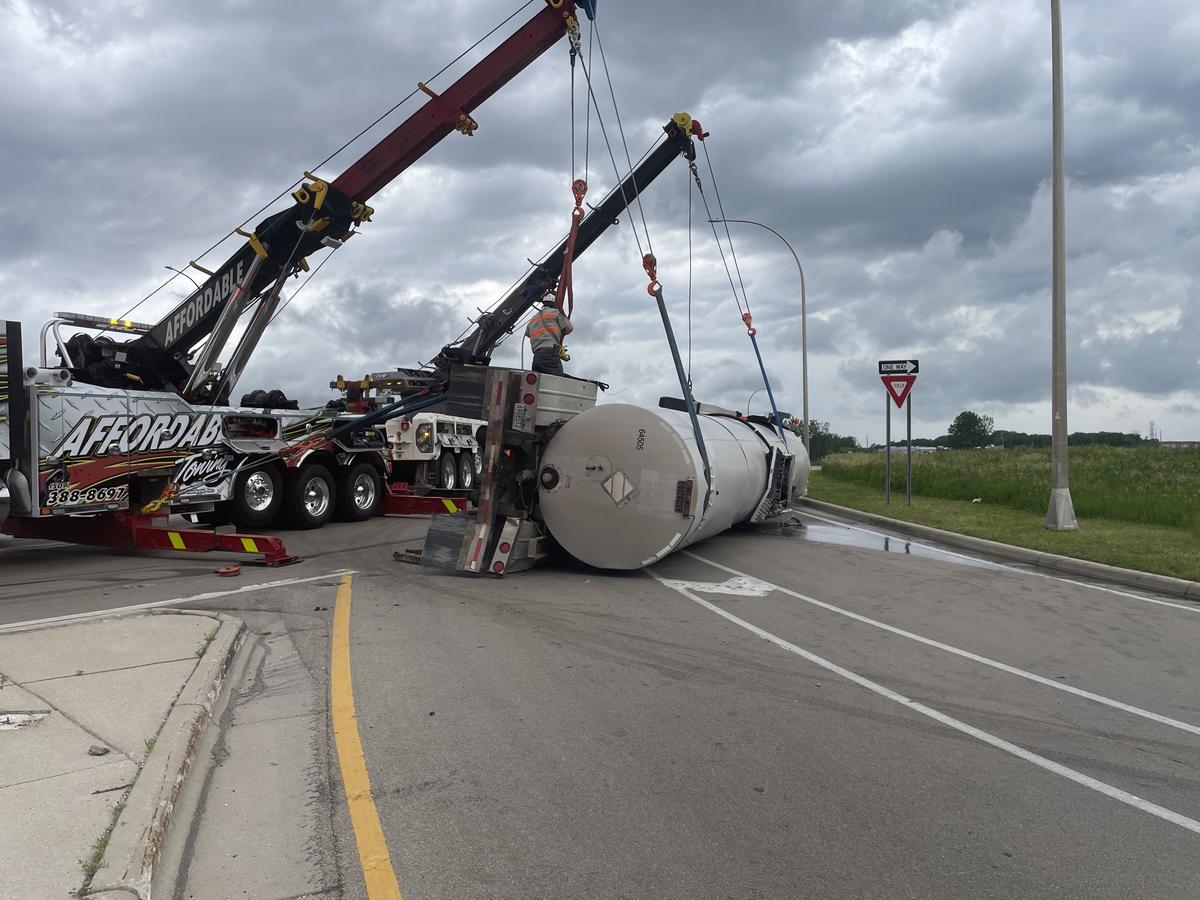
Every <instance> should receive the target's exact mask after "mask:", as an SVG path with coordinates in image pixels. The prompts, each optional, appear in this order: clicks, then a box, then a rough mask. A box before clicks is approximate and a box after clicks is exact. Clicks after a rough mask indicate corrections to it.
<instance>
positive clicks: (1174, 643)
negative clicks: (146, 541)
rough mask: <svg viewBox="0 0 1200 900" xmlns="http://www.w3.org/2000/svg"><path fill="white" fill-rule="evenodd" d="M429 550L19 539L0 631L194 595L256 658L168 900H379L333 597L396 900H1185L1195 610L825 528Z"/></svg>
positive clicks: (313, 542) (372, 529) (330, 538)
mask: <svg viewBox="0 0 1200 900" xmlns="http://www.w3.org/2000/svg"><path fill="white" fill-rule="evenodd" d="M422 531H423V523H422V522H421V521H420V520H377V521H375V522H372V523H369V524H368V525H365V526H334V527H330V528H326V529H323V530H322V531H320V532H316V533H308V534H290V535H286V537H287V539H288V543H289V549H291V550H292V552H300V553H301V554H304V555H306V561H305V562H303V563H301V564H300V565H299V566H295V567H289V568H287V569H282V570H261V569H249V568H247V569H243V574H242V575H241V576H240V577H239V578H238V579H221V578H218V577H216V576H214V575H212V574H211V571H212V569H213V567H214V563H213V562H212V561H211V560H208V559H205V558H199V559H186V560H180V559H179V558H168V557H166V556H161V557H156V558H144V557H134V556H128V555H116V554H112V553H110V552H108V551H89V550H81V549H80V548H58V547H45V546H43V547H37V546H34V545H31V546H29V547H28V548H27V549H17V548H16V547H15V546H14V545H10V544H0V627H2V626H3V624H4V623H6V622H13V621H17V620H20V619H30V618H41V617H48V616H57V615H69V614H72V613H75V612H81V611H88V610H95V609H100V608H104V607H105V605H106V604H107V605H109V606H116V605H129V604H133V603H143V602H161V601H175V600H183V601H184V602H185V603H186V605H192V606H197V607H202V608H207V609H220V610H226V611H230V612H232V613H234V614H238V615H242V616H243V617H245V618H246V620H247V622H248V623H249V625H250V627H251V629H252V630H253V631H254V632H255V633H256V636H257V640H258V642H259V645H258V650H259V657H258V658H257V661H255V662H253V663H252V664H250V665H248V667H247V668H248V672H247V674H246V676H245V680H244V683H243V686H242V689H241V690H240V691H239V693H238V696H237V698H236V699H235V702H234V703H233V704H232V705H231V710H230V712H229V713H228V714H227V716H226V721H225V729H226V731H225V732H223V734H222V736H221V741H222V743H221V746H220V748H219V750H220V752H219V753H217V755H216V758H217V760H218V766H217V771H216V775H215V776H213V777H211V778H210V779H209V781H208V782H207V784H206V787H205V796H204V798H203V801H202V803H201V808H202V809H203V810H204V813H203V815H202V816H201V817H200V818H199V820H198V823H197V825H196V826H195V827H194V828H193V830H192V833H191V835H190V836H189V838H188V846H187V848H186V850H185V853H184V858H185V865H184V869H185V871H184V878H183V880H182V881H181V886H180V888H179V893H178V896H182V897H190V898H207V897H235V896H250V897H255V898H260V900H270V898H273V897H279V898H283V897H295V896H321V897H343V896H344V897H365V896H367V894H366V893H365V890H364V887H363V878H362V874H361V868H360V862H359V858H358V854H357V852H356V849H355V848H356V845H355V840H354V832H353V830H352V829H351V827H350V822H349V818H348V816H347V813H346V809H345V800H344V797H343V796H342V791H341V780H340V778H341V777H340V774H339V768H338V765H337V761H336V753H334V752H332V738H331V736H330V733H329V725H328V700H327V698H328V694H329V684H328V665H329V663H328V660H329V641H330V622H331V617H332V615H333V610H334V608H335V594H336V590H337V585H338V583H339V581H340V580H341V579H340V577H339V576H338V575H337V574H335V573H339V572H342V571H343V570H353V574H352V576H351V587H352V594H353V607H352V609H353V612H352V617H351V621H350V656H351V665H352V669H353V683H354V699H355V703H356V706H357V722H358V730H359V733H360V735H361V739H362V744H363V750H364V752H365V756H366V761H367V769H368V773H369V777H370V781H371V788H372V790H371V796H372V797H373V799H374V804H375V807H376V808H377V810H378V815H379V819H380V822H381V825H382V830H383V835H384V838H385V839H386V843H387V847H388V850H389V854H390V858H391V864H392V866H393V868H394V870H395V873H396V876H397V879H398V882H399V885H400V888H401V890H402V891H403V892H404V895H405V896H406V897H407V898H409V900H413V898H425V897H438V898H476V897H489V898H490V897H496V898H509V897H512V898H536V897H544V898H562V897H602V898H618V897H630V898H633V897H638V898H640V897H654V898H677V897H678V898H684V897H687V898H709V897H712V898H726V897H728V898H739V900H741V898H792V897H821V898H826V897H920V898H930V897H938V898H942V897H945V898H960V897H980V898H982V897H1080V898H1083V897H1086V898H1089V900H1094V898H1101V897H1122V898H1124V897H1133V896H1136V897H1155V898H1157V897H1163V898H1175V897H1178V898H1195V897H1197V896H1200V863H1197V859H1200V853H1198V851H1200V821H1198V820H1200V754H1198V753H1197V751H1198V750H1200V691H1198V690H1197V687H1196V685H1197V684H1198V683H1200V652H1197V648H1198V647H1200V605H1195V604H1188V603H1186V602H1183V601H1170V600H1165V599H1164V598H1153V597H1144V596H1142V595H1139V594H1138V593H1136V592H1132V591H1130V592H1121V591H1112V590H1104V589H1100V588H1097V587H1093V586H1088V585H1083V584H1076V583H1069V582H1065V581H1061V580H1057V579H1053V578H1048V577H1044V576H1041V575H1038V574H1036V573H1029V572H1024V571H1020V570H1018V569H1014V568H1009V567H1005V566H998V565H990V564H987V563H981V562H980V561H977V560H970V559H966V558H963V557H961V556H959V555H956V554H948V553H941V552H936V551H929V550H925V549H923V548H921V547H918V546H913V545H910V544H908V543H906V542H905V541H904V540H903V539H895V538H892V539H889V540H888V541H887V542H886V546H887V549H884V546H885V542H884V541H883V540H882V539H880V538H876V537H872V536H871V535H869V534H867V533H864V532H863V531H856V530H851V529H847V528H844V527H841V526H838V525H836V524H831V523H830V522H828V521H818V520H815V519H814V520H812V522H811V528H810V529H809V534H808V536H783V535H779V534H762V533H736V534H727V535H724V536H722V537H719V538H716V539H714V540H712V541H709V542H707V543H705V544H703V545H701V546H699V547H696V548H692V549H693V551H694V554H676V555H674V556H672V557H670V558H668V559H667V560H665V561H664V562H663V563H660V564H659V565H658V566H656V567H655V568H654V570H653V571H652V572H650V573H630V574H619V575H618V574H610V573H603V572H597V571H594V570H590V569H586V568H583V567H578V566H571V565H564V566H559V567H554V568H548V569H542V570H538V571H535V572H533V573H526V574H521V575H516V576H510V577H508V578H504V579H491V578H481V579H471V578H463V577H456V576H450V575H445V574H440V573H432V572H429V571H426V570H422V569H420V568H417V567H414V566H411V565H408V564H405V563H399V562H395V561H393V560H392V556H391V551H392V550H394V549H399V548H401V547H405V546H413V545H416V544H419V542H420V536H421V533H422ZM280 579H287V580H292V579H304V580H297V581H294V582H292V583H289V584H286V585H279V586H275V587H267V588H264V589H261V590H242V591H240V592H239V593H222V592H226V591H235V590H240V589H242V588H248V587H252V586H254V585H255V584H261V583H263V582H270V581H278V580H280ZM214 594H219V595H220V596H213V595H214ZM196 596H201V597H202V599H199V600H190V601H189V600H187V598H189V597H196ZM1155 599H1157V600H1158V601H1159V602H1154V601H1155ZM322 698H326V699H324V700H322ZM292 701H294V702H292ZM289 702H292V705H291V706H289V705H288V704H289ZM263 704H267V705H263ZM254 710H258V712H253V711H254ZM288 723H291V725H290V726H288ZM296 723H302V727H299V728H296V727H295V725H296ZM285 726H286V727H291V728H292V730H291V731H288V732H286V733H284V732H282V731H281V732H279V737H277V738H273V739H271V740H265V739H264V736H263V734H262V733H260V732H259V731H256V730H253V729H262V728H278V729H283V728H285ZM239 727H240V728H242V729H243V730H242V731H240V732H239V731H238V730H237V729H238V728H239ZM255 736H257V737H255ZM239 747H242V748H244V749H242V750H241V751H239V749H238V748H239ZM268 765H270V766H272V767H273V768H271V769H267V768H264V767H266V766H268ZM261 772H271V773H275V774H273V775H271V778H272V779H273V780H269V781H268V780H264V776H262V775H261V774H260V773H261ZM239 792H240V794H241V796H242V797H243V798H244V797H245V796H247V795H248V796H251V797H257V798H261V801H262V802H258V803H254V804H250V806H251V807H252V808H249V809H248V808H244V807H246V806H247V804H246V803H245V802H244V800H243V802H242V803H241V804H240V806H239V803H238V802H237V801H236V800H235V797H236V796H237V795H238V794H239ZM256 792H257V793H256ZM231 809H235V810H236V815H237V816H238V817H239V818H237V819H236V822H235V821H234V820H233V819H232V818H231V817H232V816H234V813H233V812H230V810H231ZM255 817H257V818H255ZM251 820H252V821H251ZM284 820H286V822H285V821H284ZM233 824H236V825H238V826H239V830H235V829H233V828H231V827H230V826H231V825H233ZM248 827H249V828H252V829H254V833H256V834H259V835H260V839H259V841H258V843H259V844H264V845H265V846H259V847H257V848H255V847H253V846H247V845H246V842H245V838H244V835H246V834H247V833H249V831H248V830H247V829H248ZM239 847H240V849H241V853H240V854H239V853H238V852H237V851H238V849H239ZM233 885H238V886H240V887H238V889H236V890H235V889H234V888H233V887H231V886H233Z"/></svg>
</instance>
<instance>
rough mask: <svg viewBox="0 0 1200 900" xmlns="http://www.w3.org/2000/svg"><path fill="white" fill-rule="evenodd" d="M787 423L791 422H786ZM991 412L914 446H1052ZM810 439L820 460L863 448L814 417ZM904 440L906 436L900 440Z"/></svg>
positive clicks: (1132, 437) (1111, 441) (963, 418)
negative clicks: (997, 420)
mask: <svg viewBox="0 0 1200 900" xmlns="http://www.w3.org/2000/svg"><path fill="white" fill-rule="evenodd" d="M793 421H794V422H795V430H796V433H797V434H799V433H800V430H799V429H800V424H799V421H797V420H793ZM785 424H792V423H791V422H785ZM993 424H994V423H993V421H992V417H991V416H984V415H980V414H979V413H976V412H973V411H971V410H969V409H967V410H963V411H962V412H960V413H959V414H958V415H957V416H955V417H954V421H953V422H951V423H950V428H949V429H948V431H947V433H946V434H943V435H941V436H940V437H936V438H913V442H912V445H913V446H914V447H945V448H948V449H970V448H973V447H1033V448H1039V447H1049V446H1050V435H1048V434H1026V433H1025V432H1024V431H1008V430H1005V429H998V428H994V427H993ZM809 430H810V432H811V440H810V444H811V446H810V447H809V456H810V457H811V459H812V461H813V462H820V461H821V459H822V458H823V457H825V456H828V455H830V454H832V453H844V452H846V451H849V450H859V449H862V448H861V446H860V445H859V443H858V441H857V440H856V439H854V438H852V437H847V436H845V435H840V434H835V433H834V432H833V431H832V430H831V429H830V426H829V423H828V422H820V421H817V420H816V419H813V420H811V421H810V423H809ZM898 443H903V439H901V440H900V441H898ZM1067 443H1068V444H1070V445H1071V446H1073V447H1085V446H1088V445H1089V444H1098V445H1102V446H1105V447H1139V446H1142V445H1153V444H1157V443H1158V441H1157V440H1147V439H1146V438H1143V437H1142V436H1141V435H1140V434H1136V433H1134V432H1124V431H1075V432H1072V433H1071V434H1070V435H1069V436H1068V438H1067ZM882 446H883V445H882V444H875V445H872V446H871V447H870V448H869V449H872V450H875V449H882Z"/></svg>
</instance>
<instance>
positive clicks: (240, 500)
mask: <svg viewBox="0 0 1200 900" xmlns="http://www.w3.org/2000/svg"><path fill="white" fill-rule="evenodd" d="M282 506H283V483H282V480H281V479H280V477H279V470H278V469H277V468H276V467H275V466H273V465H265V466H252V467H250V468H248V469H243V470H242V471H241V472H238V474H237V476H236V477H235V478H234V479H233V493H232V495H231V496H230V498H229V505H228V507H227V508H226V509H225V510H221V507H220V505H218V508H217V510H214V513H217V515H215V516H214V517H213V518H214V519H218V520H219V519H220V518H223V517H225V516H227V517H228V518H229V519H231V520H232V521H233V522H235V523H236V524H237V525H238V527H239V528H266V527H267V526H269V525H270V524H271V523H272V522H274V521H275V517H276V516H277V515H278V514H279V510H280V508H281V507H282ZM222 513H224V514H225V515H224V516H223V515H222Z"/></svg>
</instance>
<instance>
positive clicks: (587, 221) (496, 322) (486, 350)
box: [414, 113, 706, 374]
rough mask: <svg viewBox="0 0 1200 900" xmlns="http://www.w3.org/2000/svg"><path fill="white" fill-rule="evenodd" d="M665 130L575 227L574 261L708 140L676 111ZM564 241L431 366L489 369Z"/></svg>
mask: <svg viewBox="0 0 1200 900" xmlns="http://www.w3.org/2000/svg"><path fill="white" fill-rule="evenodd" d="M663 131H664V132H666V139H665V140H663V141H662V142H661V143H659V144H658V145H657V146H656V147H655V148H654V149H653V150H651V151H650V153H648V154H647V155H646V157H645V158H644V159H643V160H642V161H641V162H640V163H639V164H638V165H637V166H636V167H635V168H634V169H633V171H631V172H630V173H629V175H628V176H627V177H626V178H625V180H624V181H623V182H621V184H620V185H618V186H617V187H615V188H613V189H612V190H611V191H609V193H608V195H607V196H606V197H605V198H604V199H603V200H602V201H601V202H600V204H599V205H598V206H595V207H593V208H592V210H591V211H590V212H589V213H588V214H587V216H585V217H584V219H583V221H581V222H580V223H579V234H578V236H577V237H576V240H575V256H576V257H578V256H579V254H581V253H583V252H584V251H585V250H587V248H588V247H590V246H591V245H592V244H593V243H594V242H595V241H596V239H597V238H599V237H600V235H602V234H603V233H604V232H605V231H607V230H608V228H609V226H611V225H613V224H615V223H616V222H618V221H619V216H620V215H621V213H623V212H625V210H626V209H627V208H628V207H629V205H630V204H632V203H633V201H634V200H635V199H636V198H637V196H638V194H639V193H640V192H641V191H642V190H644V189H645V188H646V187H647V186H648V185H649V184H650V183H651V182H653V181H654V179H656V178H657V177H658V176H659V175H661V174H662V173H663V172H664V171H665V170H666V168H667V167H668V166H669V165H670V164H671V162H672V161H673V160H674V159H676V158H677V157H679V156H682V157H683V158H684V159H686V160H687V161H688V162H689V163H691V162H694V161H695V159H696V147H695V144H694V143H693V142H692V138H693V137H695V138H697V139H699V140H704V138H705V136H706V135H705V133H704V131H703V129H702V128H701V127H700V123H699V122H697V121H696V120H694V119H693V118H692V117H691V116H689V115H688V114H687V113H678V114H676V115H675V116H673V117H672V119H671V121H669V122H668V123H667V124H666V125H665V126H663ZM567 240H568V239H567V238H563V240H562V243H560V244H559V245H558V247H556V248H555V249H554V250H552V251H551V252H550V253H549V255H547V256H546V258H545V259H544V260H543V261H542V262H541V263H540V264H538V265H536V266H535V267H534V269H533V271H532V272H531V273H530V274H529V276H528V277H527V278H526V279H525V280H524V281H522V282H521V283H520V284H519V285H517V286H516V287H515V288H513V290H512V291H510V292H509V293H508V295H507V296H505V297H504V298H503V299H502V300H500V302H499V303H497V304H496V305H495V306H494V307H492V309H491V310H489V311H488V312H485V313H484V314H483V315H482V316H481V317H480V318H479V320H478V321H477V322H476V323H475V328H474V330H472V331H471V333H470V334H468V335H467V336H466V337H465V338H463V339H462V340H461V341H459V342H458V343H455V344H452V345H448V346H446V347H443V348H442V350H441V352H440V353H439V354H438V356H437V358H436V359H435V360H434V363H433V365H434V367H435V368H437V369H438V370H439V371H444V370H445V369H447V368H448V367H449V366H450V365H452V364H462V363H466V364H469V365H487V364H488V363H489V362H490V361H491V358H492V353H493V352H494V351H495V349H496V345H497V343H499V342H500V340H501V339H502V338H503V337H504V336H505V335H507V334H510V333H511V332H512V331H513V329H514V328H515V327H516V326H517V323H518V322H520V320H521V317H522V316H523V315H525V313H526V312H528V311H529V309H530V308H531V307H532V306H533V305H534V304H535V303H536V302H537V301H538V300H539V299H540V298H541V297H542V296H543V295H544V294H545V293H546V292H547V291H553V290H554V286H555V284H556V283H557V282H558V278H559V276H560V275H561V274H562V271H563V261H564V255H565V254H566V251H567ZM414 374H416V373H414Z"/></svg>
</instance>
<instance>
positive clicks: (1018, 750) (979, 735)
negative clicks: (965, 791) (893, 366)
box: [646, 569, 1200, 834]
mask: <svg viewBox="0 0 1200 900" xmlns="http://www.w3.org/2000/svg"><path fill="white" fill-rule="evenodd" d="M646 571H647V572H649V574H650V577H651V578H653V579H654V580H656V581H658V582H659V583H660V584H663V585H665V586H667V587H670V588H671V589H672V590H675V591H678V592H679V593H680V594H682V595H683V596H685V597H687V598H688V599H689V600H691V601H693V602H695V603H698V604H700V605H701V606H703V607H704V608H705V609H707V610H709V611H711V612H714V613H716V614H717V615H718V616H720V617H721V618H723V619H727V620H729V621H730V622H732V623H733V624H735V625H737V626H739V627H740V628H744V629H746V630H747V631H749V632H750V633H751V634H753V635H756V636H758V637H760V638H762V639H763V640H766V641H770V642H771V643H772V644H774V645H775V646H777V647H781V648H783V649H784V650H787V651H788V652H789V653H794V654H796V655H797V656H799V657H800V658H802V659H806V660H808V661H809V662H811V663H813V664H815V665H818V666H820V667H821V668H823V669H825V670H827V671H829V672H833V673H834V674H835V675H840V676H841V677H842V678H845V679H846V680H847V681H850V682H853V683H854V684H857V685H858V686H859V687H864V688H866V689H867V690H869V691H872V692H874V693H876V694H878V695H879V696H881V697H886V698H887V699H888V700H892V701H894V702H896V703H899V704H900V705H901V706H904V707H907V708H908V709H911V710H912V711H913V712H917V713H920V714H921V715H923V716H928V717H929V718H931V719H933V720H934V721H935V722H940V723H941V724H943V725H945V726H947V727H948V728H953V729H954V730H955V731H959V732H962V733H963V734H965V735H968V736H970V737H973V738H975V739H976V740H979V741H982V742H983V743H985V744H989V745H990V746H992V747H995V748H996V749H997V750H1003V751H1004V752H1005V753H1009V754H1012V755H1013V756H1015V757H1017V758H1018V759H1023V760H1025V761H1026V762H1031V763H1033V764H1034V765H1035V766H1039V767H1040V768H1043V769H1045V770H1046V771H1048V772H1053V773H1054V774H1055V775H1060V776H1062V777H1063V778H1066V779H1067V780H1068V781H1073V782H1075V783H1076V784H1080V785H1083V786H1084V787H1086V788H1090V789H1091V790H1093V791H1096V792H1098V793H1100V794H1103V795H1105V796H1106V797H1111V798H1112V799H1113V800H1117V801H1119V802H1121V803H1124V804H1126V805H1128V806H1132V807H1133V808H1134V809H1139V810H1141V811H1142V812H1145V813H1149V814H1150V815H1152V816H1155V817H1157V818H1159V819H1162V820H1163V821H1164V822H1170V823H1171V824H1172V825H1178V826H1179V827H1180V828H1185V829H1187V830H1188V831H1191V832H1193V833H1195V834H1200V822H1197V821H1196V820H1195V819H1189V818H1188V817H1187V816H1184V815H1180V814H1179V813H1177V812H1173V811H1172V810H1169V809H1167V808H1166V807H1163V806H1159V805H1158V804H1157V803H1151V802H1150V801H1149V800H1144V799H1142V798H1141V797H1138V796H1137V795H1135V794H1131V793H1129V792H1128V791H1123V790H1121V789H1120V788H1118V787H1114V786H1113V785H1111V784H1106V783H1105V782H1103V781H1099V780H1097V779H1095V778H1092V777H1091V776H1090V775H1084V774H1083V773H1082V772H1078V771H1076V770H1075V769H1071V768H1068V767H1067V766H1064V765H1061V764H1060V763H1056V762H1054V760H1052V759H1047V758H1046V757H1044V756H1039V755H1038V754H1036V753H1033V752H1032V751H1029V750H1026V749H1025V748H1024V747H1018V746H1017V745H1016V744H1011V743H1009V742H1008V741H1006V740H1004V739H1003V738H998V737H996V736H995V735H994V734H990V733H989V732H986V731H982V730H980V729H978V728H976V727H975V726H974V725H968V724H967V723H966V722H962V721H959V720H958V719H955V718H952V717H951V716H948V715H946V714H945V713H942V712H938V711H937V710H936V709H933V708H932V707H929V706H926V705H925V704H924V703H920V702H918V701H916V700H913V699H912V698H911V697H905V696H904V695H903V694H899V693H897V692H896V691H893V690H892V689H891V688H887V687H884V686H883V685H882V684H879V683H878V682H875V681H871V679H869V678H864V677H863V676H862V675H859V674H857V673H856V672H851V671H850V670H849V669H846V668H843V667H842V666H839V665H838V664H837V663H833V662H830V661H829V660H827V659H825V658H824V657H821V656H817V655H816V654H815V653H811V652H809V651H808V650H805V649H804V648H802V647H797V646H796V645H795V644H793V643H791V642H790V641H785V640H784V639H783V638H781V637H778V636H777V635H774V634H771V632H769V631H764V630H763V629H762V628H759V627H758V626H757V625H752V624H750V623H749V622H747V621H746V620H745V619H740V618H738V617H737V616H735V615H734V614H733V613H731V612H726V611H725V610H723V609H721V607H719V606H717V605H716V604H714V603H710V602H709V601H707V600H705V599H704V598H702V597H698V596H696V595H695V594H693V593H692V592H691V591H689V590H688V589H687V588H684V587H679V586H678V585H672V584H671V583H670V582H669V581H668V579H666V578H662V577H661V576H659V575H656V574H655V573H654V572H651V571H650V570H649V569H647V570H646Z"/></svg>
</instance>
